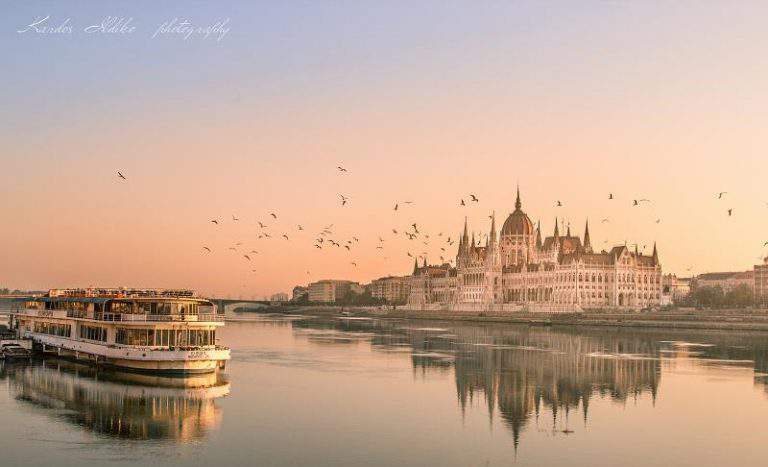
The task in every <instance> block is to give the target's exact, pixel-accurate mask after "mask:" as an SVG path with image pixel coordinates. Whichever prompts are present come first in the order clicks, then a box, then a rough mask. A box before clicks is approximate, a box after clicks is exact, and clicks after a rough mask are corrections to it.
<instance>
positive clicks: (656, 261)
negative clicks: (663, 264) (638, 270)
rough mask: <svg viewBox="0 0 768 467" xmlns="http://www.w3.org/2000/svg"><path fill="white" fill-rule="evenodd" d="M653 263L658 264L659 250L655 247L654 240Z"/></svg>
mask: <svg viewBox="0 0 768 467" xmlns="http://www.w3.org/2000/svg"><path fill="white" fill-rule="evenodd" d="M653 264H654V265H657V264H659V250H657V249H656V242H653Z"/></svg>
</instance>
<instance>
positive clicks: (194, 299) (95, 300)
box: [27, 297, 211, 304]
mask: <svg viewBox="0 0 768 467" xmlns="http://www.w3.org/2000/svg"><path fill="white" fill-rule="evenodd" d="M27 301H31V302H43V303H60V302H77V303H102V304H103V303H107V302H113V301H142V302H180V301H183V302H200V303H211V301H210V300H206V299H204V298H199V297H31V298H30V299H29V300H27Z"/></svg>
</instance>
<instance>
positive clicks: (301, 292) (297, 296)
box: [293, 285, 309, 301]
mask: <svg viewBox="0 0 768 467" xmlns="http://www.w3.org/2000/svg"><path fill="white" fill-rule="evenodd" d="M307 294H309V289H308V288H307V287H303V286H301V285H297V286H296V287H294V288H293V301H297V300H301V299H302V298H304V297H306V296H307Z"/></svg>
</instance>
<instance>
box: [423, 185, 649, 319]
mask: <svg viewBox="0 0 768 467" xmlns="http://www.w3.org/2000/svg"><path fill="white" fill-rule="evenodd" d="M490 217H491V226H490V231H489V232H488V236H487V240H486V243H485V246H481V245H480V241H479V239H476V237H475V235H474V234H472V236H471V237H470V235H469V231H468V226H467V221H466V219H465V220H464V232H463V234H462V235H460V236H459V242H458V243H459V244H458V249H457V253H456V266H455V267H452V266H451V265H450V264H447V263H444V264H441V265H437V266H434V265H428V264H426V260H425V264H424V265H423V266H421V267H419V265H418V263H417V264H415V265H414V271H413V274H412V275H411V276H410V278H409V284H410V294H409V296H408V305H409V307H411V308H419V309H427V308H429V309H449V310H478V311H485V310H488V311H516V310H520V309H523V308H525V309H529V310H542V311H574V310H579V309H585V308H629V309H641V308H646V307H653V306H658V305H660V304H661V262H660V261H659V253H658V250H657V248H656V245H655V244H654V245H653V250H652V253H650V254H645V253H642V252H640V251H639V250H638V247H637V245H635V246H634V248H632V249H630V248H629V247H628V246H626V245H620V246H615V247H613V248H612V249H611V250H610V251H605V250H603V251H599V252H597V251H594V250H593V248H592V243H591V239H590V234H589V224H585V226H584V236H583V237H579V236H578V235H571V229H570V227H567V230H566V231H565V232H564V235H563V234H561V232H560V228H559V225H558V222H557V220H555V226H554V232H553V234H552V235H551V236H548V237H545V238H542V237H543V231H542V230H541V228H540V226H539V225H538V224H537V225H534V224H533V222H532V221H531V219H530V218H529V217H528V215H527V214H526V213H525V212H523V210H522V202H521V200H520V191H519V190H518V192H517V200H516V201H515V210H514V211H513V212H512V213H511V214H510V215H509V216H508V217H507V219H506V221H505V222H504V225H503V226H502V228H501V231H500V232H498V231H497V230H496V216H495V215H492V216H490ZM443 261H445V260H443Z"/></svg>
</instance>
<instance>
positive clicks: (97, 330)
mask: <svg viewBox="0 0 768 467" xmlns="http://www.w3.org/2000/svg"><path fill="white" fill-rule="evenodd" d="M80 337H81V338H82V339H88V340H92V341H101V342H106V341H107V330H106V329H104V328H102V327H98V326H85V325H80Z"/></svg>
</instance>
